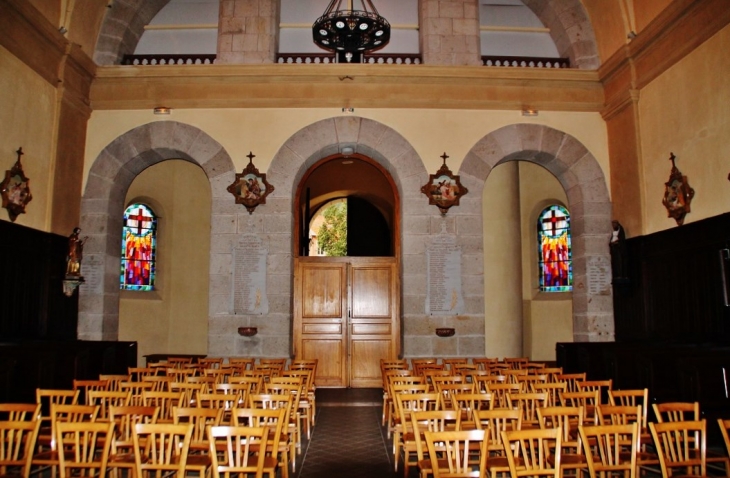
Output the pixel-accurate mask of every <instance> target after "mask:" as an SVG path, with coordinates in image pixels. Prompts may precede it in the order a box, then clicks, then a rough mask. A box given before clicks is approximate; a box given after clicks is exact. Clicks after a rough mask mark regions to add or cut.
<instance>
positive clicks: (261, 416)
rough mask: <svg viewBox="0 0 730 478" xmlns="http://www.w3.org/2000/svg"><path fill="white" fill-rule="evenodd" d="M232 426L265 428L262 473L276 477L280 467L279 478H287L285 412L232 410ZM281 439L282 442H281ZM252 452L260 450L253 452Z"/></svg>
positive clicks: (246, 409)
mask: <svg viewBox="0 0 730 478" xmlns="http://www.w3.org/2000/svg"><path fill="white" fill-rule="evenodd" d="M232 416H233V425H234V426H237V427H241V426H245V427H266V428H267V429H268V430H269V433H268V440H267V444H266V449H265V450H264V453H265V454H266V457H265V458H264V473H266V474H267V475H269V477H270V478H275V477H276V470H277V467H281V477H282V478H288V477H289V445H288V443H286V441H287V440H288V438H287V436H286V435H287V434H286V433H284V431H285V430H286V427H287V426H288V420H287V416H286V410H284V409H279V410H272V409H269V410H264V409H261V408H237V409H235V410H233V413H232ZM282 437H284V438H283V440H284V441H283V442H282V441H281V440H282ZM253 451H254V452H256V451H258V452H259V453H261V451H260V450H256V449H254V450H253Z"/></svg>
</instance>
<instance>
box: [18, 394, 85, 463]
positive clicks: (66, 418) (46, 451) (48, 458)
mask: <svg viewBox="0 0 730 478" xmlns="http://www.w3.org/2000/svg"><path fill="white" fill-rule="evenodd" d="M98 414H99V407H98V406H92V405H65V404H55V403H54V404H51V435H50V440H49V442H48V443H41V442H40V438H41V435H40V432H39V434H38V439H37V440H36V452H35V453H34V454H33V458H32V466H34V467H35V466H38V467H41V468H46V467H48V468H51V470H52V475H53V476H55V473H56V471H57V469H58V467H59V466H60V457H59V455H60V454H61V453H63V452H64V451H65V450H64V448H63V447H62V446H61V442H60V441H59V440H58V438H57V437H58V432H57V431H56V429H57V428H58V424H59V423H62V422H94V421H95V420H96V417H97V415H98Z"/></svg>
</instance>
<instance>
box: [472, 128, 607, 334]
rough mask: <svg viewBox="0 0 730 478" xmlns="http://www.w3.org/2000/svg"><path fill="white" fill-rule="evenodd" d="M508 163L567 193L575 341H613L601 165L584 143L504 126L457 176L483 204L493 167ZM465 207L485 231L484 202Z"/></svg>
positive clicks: (482, 142)
mask: <svg viewBox="0 0 730 478" xmlns="http://www.w3.org/2000/svg"><path fill="white" fill-rule="evenodd" d="M506 161H530V162H532V163H535V164H539V165H541V166H543V167H544V168H545V169H547V170H548V171H550V172H551V173H552V174H553V175H554V176H555V177H556V178H557V179H558V181H559V182H560V184H561V185H562V186H563V188H564V189H565V192H566V195H567V198H568V208H569V210H570V213H571V224H572V232H573V278H574V286H573V338H574V340H575V341H576V342H599V341H613V340H614V325H613V299H612V291H611V260H610V254H609V250H608V241H607V237H608V234H609V232H610V228H611V201H610V198H609V194H608V187H607V185H606V178H605V176H604V174H603V171H602V169H601V167H600V165H599V164H598V161H597V160H596V158H595V157H594V156H593V155H592V154H591V153H590V151H588V149H587V148H586V147H585V146H584V145H583V144H581V143H580V141H578V140H577V139H575V138H574V137H573V136H570V135H569V134H567V133H564V132H562V131H559V130H556V129H553V128H550V127H548V126H544V125H537V124H513V125H509V126H505V127H503V128H500V129H498V130H496V131H493V132H492V133H490V134H488V135H486V136H485V137H484V138H482V139H481V140H479V141H478V142H477V143H476V144H475V145H474V146H473V147H472V148H471V150H470V151H469V153H468V154H467V156H466V157H465V159H464V162H463V163H462V165H461V168H460V171H459V173H460V175H461V180H462V183H464V184H465V185H467V187H468V188H469V194H470V195H471V194H472V193H474V196H475V197H478V198H480V199H481V197H482V192H483V189H484V184H485V181H486V179H487V176H489V173H490V172H491V170H492V168H494V167H495V166H496V165H498V164H500V163H503V162H506ZM467 208H468V210H466V209H467ZM467 208H464V209H465V212H464V213H465V214H469V215H471V216H472V220H473V221H478V227H479V228H480V229H481V225H482V218H481V203H480V204H478V205H477V204H473V203H468V204H467ZM588 270H590V271H591V277H590V283H589V277H588Z"/></svg>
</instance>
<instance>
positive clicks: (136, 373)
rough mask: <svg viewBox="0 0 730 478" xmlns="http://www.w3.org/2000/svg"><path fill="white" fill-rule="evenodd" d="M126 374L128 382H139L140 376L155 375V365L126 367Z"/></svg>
mask: <svg viewBox="0 0 730 478" xmlns="http://www.w3.org/2000/svg"><path fill="white" fill-rule="evenodd" d="M127 375H129V381H130V382H141V381H142V377H148V376H151V375H157V368H155V367H127Z"/></svg>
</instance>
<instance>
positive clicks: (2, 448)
mask: <svg viewBox="0 0 730 478" xmlns="http://www.w3.org/2000/svg"><path fill="white" fill-rule="evenodd" d="M20 413H25V412H20ZM35 416H36V417H37V414H36V415H35ZM40 425H41V422H40V420H38V419H37V418H36V419H32V420H3V421H0V476H3V477H13V478H16V477H17V478H21V477H28V476H30V467H31V461H32V459H33V451H34V449H35V442H36V438H37V437H38V429H39V428H40Z"/></svg>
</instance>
